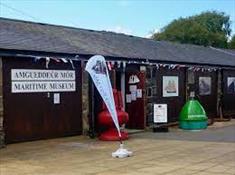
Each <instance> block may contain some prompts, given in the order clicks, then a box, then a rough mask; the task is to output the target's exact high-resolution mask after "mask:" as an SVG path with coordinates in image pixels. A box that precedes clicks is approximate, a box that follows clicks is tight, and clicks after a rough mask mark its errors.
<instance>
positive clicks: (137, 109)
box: [126, 70, 145, 129]
mask: <svg viewBox="0 0 235 175" xmlns="http://www.w3.org/2000/svg"><path fill="white" fill-rule="evenodd" d="M131 77H136V78H137V80H138V81H136V82H135V83H131V82H130V81H129V80H130V79H131ZM131 87H132V88H134V90H133V89H130V88H131ZM132 93H136V94H135V95H131V94H132ZM127 95H129V98H130V99H127V98H128V97H127ZM134 96H135V97H136V98H135V97H134ZM129 100H130V101H129ZM126 112H127V113H128V114H129V122H128V123H127V128H130V129H144V128H145V73H144V72H140V71H138V70H131V71H128V72H126Z"/></svg>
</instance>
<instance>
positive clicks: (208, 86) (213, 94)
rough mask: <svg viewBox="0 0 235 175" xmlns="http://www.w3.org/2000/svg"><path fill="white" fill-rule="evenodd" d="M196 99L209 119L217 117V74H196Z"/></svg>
mask: <svg viewBox="0 0 235 175" xmlns="http://www.w3.org/2000/svg"><path fill="white" fill-rule="evenodd" d="M195 87H196V90H195V93H196V98H197V99H198V100H199V102H200V103H201V104H202V106H203V107H204V109H205V111H206V113H207V116H208V117H209V118H213V117H216V115H217V72H195Z"/></svg>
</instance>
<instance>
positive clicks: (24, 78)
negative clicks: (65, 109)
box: [11, 69, 76, 93]
mask: <svg viewBox="0 0 235 175" xmlns="http://www.w3.org/2000/svg"><path fill="white" fill-rule="evenodd" d="M70 91H76V83H75V71H70V70H38V69H37V70H34V69H12V70H11V92H12V93H33V92H70Z"/></svg>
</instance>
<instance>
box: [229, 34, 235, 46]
mask: <svg viewBox="0 0 235 175" xmlns="http://www.w3.org/2000/svg"><path fill="white" fill-rule="evenodd" d="M229 48H230V49H235V35H233V37H232V39H231V41H230V42H229Z"/></svg>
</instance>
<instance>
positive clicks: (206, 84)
mask: <svg viewBox="0 0 235 175" xmlns="http://www.w3.org/2000/svg"><path fill="white" fill-rule="evenodd" d="M210 94H211V77H199V95H210Z"/></svg>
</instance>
